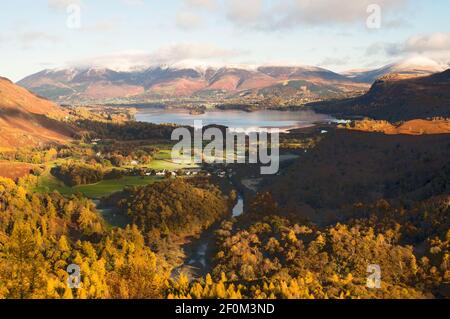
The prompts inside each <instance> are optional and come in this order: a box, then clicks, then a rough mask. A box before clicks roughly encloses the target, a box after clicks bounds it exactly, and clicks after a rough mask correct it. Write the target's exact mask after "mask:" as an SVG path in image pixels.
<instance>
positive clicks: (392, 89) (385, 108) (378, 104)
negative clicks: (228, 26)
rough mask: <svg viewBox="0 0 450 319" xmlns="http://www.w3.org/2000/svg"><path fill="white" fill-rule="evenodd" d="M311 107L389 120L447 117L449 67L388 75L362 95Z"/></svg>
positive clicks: (321, 110)
mask: <svg viewBox="0 0 450 319" xmlns="http://www.w3.org/2000/svg"><path fill="white" fill-rule="evenodd" d="M311 107H312V108H314V109H315V110H317V111H319V112H324V113H332V114H335V115H344V116H357V115H358V116H366V117H371V118H374V119H378V120H388V121H391V122H392V121H394V122H396V121H405V120H412V119H424V118H431V117H450V70H447V71H444V72H442V73H437V74H433V75H431V76H426V77H419V78H413V79H404V78H403V76H398V75H395V74H391V75H387V76H385V77H382V78H380V79H379V80H377V81H376V82H375V83H374V84H373V86H372V88H371V89H370V91H369V92H368V93H367V94H365V95H363V96H360V97H357V98H353V99H347V100H342V101H333V102H326V103H317V104H312V105H311Z"/></svg>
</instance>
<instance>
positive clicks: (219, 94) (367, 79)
mask: <svg viewBox="0 0 450 319" xmlns="http://www.w3.org/2000/svg"><path fill="white" fill-rule="evenodd" d="M443 70H444V68H442V67H441V66H440V65H438V64H437V63H435V62H432V61H431V60H430V61H428V60H423V59H422V60H419V61H417V60H408V61H402V62H401V63H397V64H392V65H389V66H386V67H383V68H381V69H377V70H365V71H351V72H347V73H344V74H338V73H335V72H332V71H330V70H327V69H324V68H319V67H313V66H260V67H251V68H250V67H245V68H244V67H222V68H212V67H201V68H200V67H184V68H180V67H177V68H176V67H169V66H156V67H151V68H148V69H144V70H137V71H136V70H135V71H129V72H124V71H115V70H112V69H105V68H68V69H55V70H44V71H41V72H39V73H36V74H33V75H30V76H28V77H26V78H24V79H22V80H21V81H19V82H18V84H19V85H21V86H23V87H25V88H27V89H29V90H31V91H32V92H34V93H36V94H38V95H40V96H43V97H46V98H48V99H51V100H54V101H56V102H59V103H104V102H112V101H122V102H127V101H128V102H137V103H139V102H143V101H148V100H152V99H153V100H154V99H170V98H197V99H203V100H213V101H214V100H224V99H264V98H272V97H280V98H285V99H286V98H297V99H300V101H305V102H310V101H315V100H325V99H337V98H344V97H348V96H352V95H354V94H355V93H357V92H361V91H363V92H364V91H366V90H368V89H369V88H370V84H372V83H373V82H374V80H376V79H377V78H378V77H380V76H383V75H385V74H389V73H392V72H395V73H401V74H404V75H405V76H408V77H410V76H417V75H428V74H432V73H436V72H440V71H443Z"/></svg>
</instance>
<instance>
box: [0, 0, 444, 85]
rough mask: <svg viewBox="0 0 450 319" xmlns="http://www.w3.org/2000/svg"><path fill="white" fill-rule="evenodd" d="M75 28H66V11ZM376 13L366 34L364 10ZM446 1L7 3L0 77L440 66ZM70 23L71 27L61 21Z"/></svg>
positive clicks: (0, 16) (0, 26)
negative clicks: (57, 71)
mask: <svg viewBox="0 0 450 319" xmlns="http://www.w3.org/2000/svg"><path fill="white" fill-rule="evenodd" d="M71 4H75V5H77V6H79V8H80V22H81V24H80V27H79V28H69V27H68V26H67V20H68V18H70V17H73V15H72V16H70V14H69V13H68V12H67V8H68V6H69V5H71ZM370 4H378V5H379V6H380V8H381V16H380V17H381V20H380V23H381V24H380V28H376V29H369V28H368V27H367V25H366V20H367V18H368V17H369V15H370V14H369V13H367V12H366V9H367V7H368V5H370ZM448 12H450V1H447V0H437V1H436V0H435V1H428V0H314V1H308V0H277V1H275V0H245V1H244V0H168V1H161V0H15V1H8V2H6V1H5V2H4V3H2V12H1V13H0V75H1V76H6V77H9V78H11V79H12V80H14V81H17V80H19V79H21V78H23V77H25V76H27V75H29V74H32V73H35V72H38V71H40V70H42V69H46V68H58V67H67V66H90V65H92V66H106V67H113V68H116V69H129V68H132V67H143V66H148V65H154V64H169V65H183V64H203V65H222V64H250V65H259V64H308V65H319V66H323V67H326V68H329V69H331V70H335V71H343V70H348V69H355V68H372V67H377V66H381V65H384V64H387V63H390V62H392V61H395V60H399V59H403V58H406V57H408V56H415V55H422V56H427V57H429V58H432V59H434V60H436V61H438V62H439V63H446V64H448V63H449V62H450V54H449V52H450V24H449V23H448ZM71 21H73V20H71Z"/></svg>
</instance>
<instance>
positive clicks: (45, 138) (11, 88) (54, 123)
mask: <svg viewBox="0 0 450 319" xmlns="http://www.w3.org/2000/svg"><path fill="white" fill-rule="evenodd" d="M65 116H66V113H65V112H64V111H63V110H62V109H61V108H59V107H58V106H57V105H56V104H54V103H53V102H50V101H48V100H46V99H43V98H40V97H38V96H36V95H34V94H33V93H31V92H29V91H27V90H26V89H24V88H22V87H19V86H17V85H15V84H13V83H12V82H11V81H9V80H8V79H5V78H0V133H1V134H0V147H1V148H16V147H25V146H27V147H28V146H38V145H42V144H46V143H62V142H65V141H67V140H69V139H70V137H72V136H73V135H74V133H75V132H74V130H73V129H72V128H71V127H70V126H68V125H67V124H64V123H62V122H60V121H59V120H60V119H62V118H63V117H65Z"/></svg>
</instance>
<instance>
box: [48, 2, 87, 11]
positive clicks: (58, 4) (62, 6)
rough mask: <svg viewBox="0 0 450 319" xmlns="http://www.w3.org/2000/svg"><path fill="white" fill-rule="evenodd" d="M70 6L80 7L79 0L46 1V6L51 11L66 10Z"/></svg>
mask: <svg viewBox="0 0 450 319" xmlns="http://www.w3.org/2000/svg"><path fill="white" fill-rule="evenodd" d="M71 4H77V5H81V4H82V1H81V0H48V5H49V7H50V8H53V9H66V8H67V7H68V6H70V5H71Z"/></svg>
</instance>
